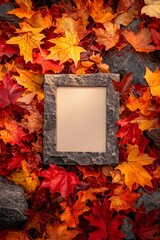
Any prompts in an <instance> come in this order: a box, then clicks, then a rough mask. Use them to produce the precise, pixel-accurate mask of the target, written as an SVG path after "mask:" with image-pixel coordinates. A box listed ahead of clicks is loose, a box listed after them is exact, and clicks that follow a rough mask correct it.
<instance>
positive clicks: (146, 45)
mask: <svg viewBox="0 0 160 240" xmlns="http://www.w3.org/2000/svg"><path fill="white" fill-rule="evenodd" d="M124 36H125V38H126V40H127V42H129V43H130V44H131V45H132V47H133V48H134V49H135V50H136V51H138V52H147V53H148V52H153V51H154V50H155V46H154V45H152V44H151V42H152V36H151V32H150V30H149V29H148V28H141V29H140V30H139V31H138V32H137V34H135V33H134V32H133V31H132V30H130V31H125V32H124Z"/></svg>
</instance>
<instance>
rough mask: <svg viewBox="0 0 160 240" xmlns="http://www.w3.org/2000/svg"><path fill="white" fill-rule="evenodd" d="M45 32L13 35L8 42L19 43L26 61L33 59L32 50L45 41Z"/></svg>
mask: <svg viewBox="0 0 160 240" xmlns="http://www.w3.org/2000/svg"><path fill="white" fill-rule="evenodd" d="M44 37H45V36H44V34H38V33H36V34H34V33H31V32H28V33H24V34H19V36H16V37H12V38H10V39H9V40H7V41H6V43H7V44H16V45H19V49H20V55H21V56H24V60H25V62H26V63H27V62H29V61H31V62H32V61H33V58H32V51H33V49H35V48H38V47H39V46H40V45H41V44H42V43H43V42H42V41H41V40H42V39H43V38H44Z"/></svg>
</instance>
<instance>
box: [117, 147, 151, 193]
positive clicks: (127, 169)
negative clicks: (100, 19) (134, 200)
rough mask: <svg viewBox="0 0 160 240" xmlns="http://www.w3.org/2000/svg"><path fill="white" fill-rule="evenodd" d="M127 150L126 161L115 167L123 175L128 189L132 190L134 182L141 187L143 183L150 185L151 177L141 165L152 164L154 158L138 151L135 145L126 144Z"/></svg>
mask: <svg viewBox="0 0 160 240" xmlns="http://www.w3.org/2000/svg"><path fill="white" fill-rule="evenodd" d="M127 152H128V161H127V162H123V163H122V164H120V165H119V166H117V167H116V169H119V170H120V171H121V173H122V174H124V175H125V180H124V181H125V184H126V185H127V186H128V188H129V190H130V191H132V187H133V184H134V183H137V184H139V185H141V186H142V187H144V186H145V185H147V186H149V187H152V183H151V180H152V177H151V176H150V175H149V173H148V172H147V171H146V170H145V169H144V168H143V166H144V165H149V164H152V163H153V161H154V160H155V159H154V158H151V157H149V156H148V155H147V154H143V153H140V152H139V150H138V146H137V145H134V146H133V145H128V146H127ZM131 176H134V177H131Z"/></svg>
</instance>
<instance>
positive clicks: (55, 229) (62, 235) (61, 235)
mask: <svg viewBox="0 0 160 240" xmlns="http://www.w3.org/2000/svg"><path fill="white" fill-rule="evenodd" d="M79 233H81V231H80V230H77V229H72V230H68V226H67V225H66V224H65V223H54V224H53V225H51V224H48V225H47V226H46V234H47V238H49V240H62V239H65V240H71V239H73V238H74V237H75V236H77V234H79Z"/></svg>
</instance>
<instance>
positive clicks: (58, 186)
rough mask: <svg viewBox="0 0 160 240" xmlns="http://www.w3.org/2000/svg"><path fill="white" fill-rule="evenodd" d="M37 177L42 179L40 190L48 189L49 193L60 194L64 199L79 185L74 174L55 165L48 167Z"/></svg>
mask: <svg viewBox="0 0 160 240" xmlns="http://www.w3.org/2000/svg"><path fill="white" fill-rule="evenodd" d="M39 176H40V177H43V178H44V180H43V182H42V185H41V187H42V188H49V189H50V192H51V193H56V192H60V193H61V196H62V197H63V198H65V199H68V198H69V195H70V194H71V193H72V192H73V190H74V188H75V186H76V185H77V184H80V181H79V179H78V177H77V176H76V174H75V173H74V172H67V171H66V170H65V169H64V168H63V167H58V166H56V165H50V167H49V168H48V169H47V170H44V171H42V172H41V173H40V175H39Z"/></svg>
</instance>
